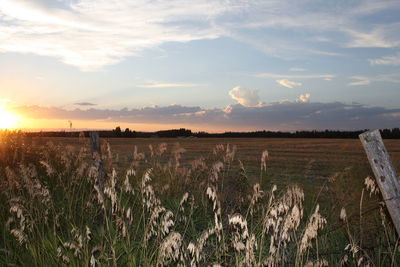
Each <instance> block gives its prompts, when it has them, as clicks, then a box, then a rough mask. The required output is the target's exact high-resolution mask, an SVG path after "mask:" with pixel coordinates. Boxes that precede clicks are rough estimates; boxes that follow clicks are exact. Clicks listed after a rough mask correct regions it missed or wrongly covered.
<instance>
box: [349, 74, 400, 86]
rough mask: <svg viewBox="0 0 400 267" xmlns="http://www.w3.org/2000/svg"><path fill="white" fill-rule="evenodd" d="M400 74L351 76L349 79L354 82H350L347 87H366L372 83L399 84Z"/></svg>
mask: <svg viewBox="0 0 400 267" xmlns="http://www.w3.org/2000/svg"><path fill="white" fill-rule="evenodd" d="M399 75H400V73H390V74H380V75H375V76H369V77H367V76H351V77H350V79H353V80H356V81H354V82H350V83H348V84H347V85H349V86H356V85H368V84H371V83H373V82H387V83H400V78H399V77H400V76H399Z"/></svg>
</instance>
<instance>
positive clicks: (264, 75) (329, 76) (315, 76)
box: [255, 73, 335, 79]
mask: <svg viewBox="0 0 400 267" xmlns="http://www.w3.org/2000/svg"><path fill="white" fill-rule="evenodd" d="M255 76H256V77H258V78H273V79H282V78H283V79H333V78H335V75H333V74H278V73H258V74H256V75H255Z"/></svg>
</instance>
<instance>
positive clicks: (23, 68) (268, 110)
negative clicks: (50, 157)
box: [0, 0, 400, 132]
mask: <svg viewBox="0 0 400 267" xmlns="http://www.w3.org/2000/svg"><path fill="white" fill-rule="evenodd" d="M399 13H400V1H398V0H395V1H376V0H373V1H370V0H364V1H358V0H346V1H342V0H336V1H326V0H297V1H285V0H277V1H275V0H261V1H259V0H252V1H249V0H212V1H208V0H196V1H188V0H185V1H184V0H168V1H161V0H0V111H1V110H2V109H3V110H6V111H7V114H8V115H7V116H8V117H7V118H10V114H13V116H15V117H16V118H17V119H16V120H17V123H16V124H15V125H14V126H15V127H18V128H24V129H69V128H70V125H71V124H72V128H73V129H112V128H115V127H116V126H120V127H121V128H122V129H125V128H130V129H132V130H140V131H154V130H161V129H171V128H181V127H185V128H189V129H192V130H195V131H200V130H203V131H210V132H221V131H253V130H264V129H265V130H285V131H294V130H314V129H317V130H321V129H337V130H355V129H373V128H393V127H399V125H400V16H398V14H399ZM1 114H6V112H0V116H3V115H1ZM4 116H5V115H4ZM4 116H3V120H4V118H5V117H4ZM70 122H71V124H70ZM0 126H1V123H0Z"/></svg>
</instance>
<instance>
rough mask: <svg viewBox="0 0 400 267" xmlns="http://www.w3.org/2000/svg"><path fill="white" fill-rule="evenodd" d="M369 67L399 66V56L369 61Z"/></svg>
mask: <svg viewBox="0 0 400 267" xmlns="http://www.w3.org/2000/svg"><path fill="white" fill-rule="evenodd" d="M369 62H370V64H371V65H387V66H399V65H400V54H396V55H392V56H385V57H382V58H377V59H369Z"/></svg>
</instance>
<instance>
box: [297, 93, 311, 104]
mask: <svg viewBox="0 0 400 267" xmlns="http://www.w3.org/2000/svg"><path fill="white" fill-rule="evenodd" d="M310 97H311V95H310V94H301V95H300V96H299V98H298V99H297V102H301V103H308V102H310Z"/></svg>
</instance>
